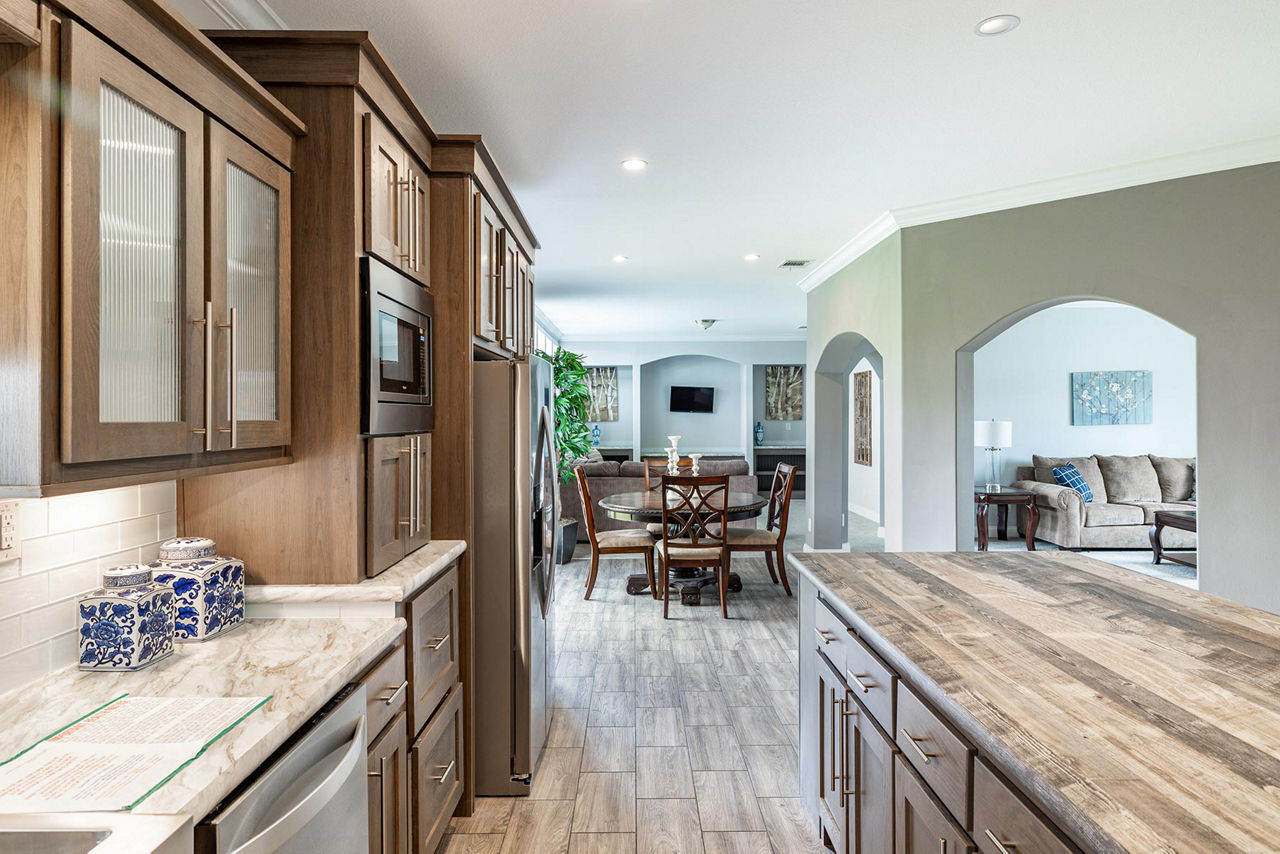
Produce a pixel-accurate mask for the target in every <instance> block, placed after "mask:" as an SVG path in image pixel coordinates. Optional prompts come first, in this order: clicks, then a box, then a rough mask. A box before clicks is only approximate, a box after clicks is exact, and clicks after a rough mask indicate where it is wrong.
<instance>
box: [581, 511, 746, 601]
mask: <svg viewBox="0 0 1280 854" xmlns="http://www.w3.org/2000/svg"><path fill="white" fill-rule="evenodd" d="M666 501H670V505H669V507H674V506H675V505H677V504H682V503H683V502H681V501H680V500H679V499H676V498H671V499H666ZM720 501H723V502H724V505H725V516H726V518H727V519H728V521H729V523H730V524H732V523H734V522H742V521H744V520H747V519H754V518H756V517H757V516H759V515H760V514H761V513H763V512H764V508H765V506H766V505H767V504H768V503H769V502H768V499H767V498H765V497H764V496H762V495H759V494H758V493H755V492H728V493H724V497H723V498H722V499H721V498H718V497H716V496H709V498H708V506H710V507H712V508H714V509H717V510H718V509H719V507H720V505H719V502H720ZM596 503H597V504H598V505H599V506H600V509H601V510H603V511H605V513H607V514H608V515H609V518H610V519H617V520H619V521H621V522H643V523H645V524H650V523H653V522H658V523H661V522H662V510H663V504H664V503H665V502H664V498H663V496H662V494H661V490H659V489H649V490H638V491H635V492H619V493H616V494H614V495H609V496H606V497H604V498H601V499H600V500H599V501H597V502H596ZM681 515H688V511H687V510H685V511H684V513H683V514H681ZM715 583H716V576H715V573H714V572H712V571H711V570H706V569H682V568H677V567H672V569H671V584H672V585H673V586H675V587H677V588H679V590H680V604H682V605H699V604H701V603H702V588H703V587H707V586H709V585H714V584H715ZM741 589H742V579H741V578H740V577H739V576H738V573H736V572H730V573H729V591H730V592H733V593H736V592H738V591H740V590H741ZM627 592H628V593H630V594H631V595H632V596H639V595H640V594H642V593H648V592H649V578H648V576H646V575H645V574H644V573H637V574H635V575H629V576H627Z"/></svg>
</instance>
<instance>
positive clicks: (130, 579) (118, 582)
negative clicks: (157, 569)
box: [102, 563, 151, 589]
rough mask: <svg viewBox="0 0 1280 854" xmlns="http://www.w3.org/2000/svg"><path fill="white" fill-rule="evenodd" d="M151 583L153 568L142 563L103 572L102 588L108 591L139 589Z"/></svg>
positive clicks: (115, 567) (112, 568)
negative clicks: (128, 588) (126, 588)
mask: <svg viewBox="0 0 1280 854" xmlns="http://www.w3.org/2000/svg"><path fill="white" fill-rule="evenodd" d="M149 581H151V567H149V566H145V565H143V564H140V563H130V564H125V565H124V566H113V567H111V568H110V569H104V570H103V571H102V586H103V587H105V588H107V589H118V588H121V587H137V586H139V585H142V584H146V583H148V582H149Z"/></svg>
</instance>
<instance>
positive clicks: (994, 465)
mask: <svg viewBox="0 0 1280 854" xmlns="http://www.w3.org/2000/svg"><path fill="white" fill-rule="evenodd" d="M1012 445H1013V422H1012V421H996V420H995V419H992V420H990V421H975V422H973V446H974V447H975V448H986V449H987V459H988V460H989V461H990V463H991V470H990V473H989V475H988V477H987V482H986V484H984V485H983V489H984V490H986V491H987V492H999V491H1000V449H1001V448H1008V447H1011V446H1012Z"/></svg>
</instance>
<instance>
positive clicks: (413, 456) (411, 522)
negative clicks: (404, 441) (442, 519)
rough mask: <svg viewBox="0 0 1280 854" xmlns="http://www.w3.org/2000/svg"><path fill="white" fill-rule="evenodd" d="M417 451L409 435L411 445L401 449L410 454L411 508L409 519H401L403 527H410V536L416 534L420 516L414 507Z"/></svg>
mask: <svg viewBox="0 0 1280 854" xmlns="http://www.w3.org/2000/svg"><path fill="white" fill-rule="evenodd" d="M416 451H417V448H416V446H415V444H414V439H413V437H412V436H410V437H409V447H407V448H401V449H400V453H402V454H408V455H409V502H408V503H409V508H408V509H409V518H408V519H401V520H400V524H401V525H402V526H403V527H406V528H408V529H409V536H411V537H412V536H413V534H414V527H415V526H416V525H417V523H418V518H417V516H416V515H415V514H414V507H415V504H414V492H415V490H416V489H417V478H416V477H414V472H415V471H417V465H416V462H417V456H418V455H417V453H416Z"/></svg>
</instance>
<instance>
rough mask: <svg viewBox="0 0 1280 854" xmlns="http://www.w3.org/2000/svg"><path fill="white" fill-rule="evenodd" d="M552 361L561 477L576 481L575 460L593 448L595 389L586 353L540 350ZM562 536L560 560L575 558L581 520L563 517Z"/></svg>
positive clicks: (561, 523) (561, 519) (563, 349)
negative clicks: (589, 380) (591, 423)
mask: <svg viewBox="0 0 1280 854" xmlns="http://www.w3.org/2000/svg"><path fill="white" fill-rule="evenodd" d="M538 355H539V356H541V357H542V358H544V359H546V360H547V361H548V362H550V363H551V382H552V385H554V386H555V395H556V456H557V457H558V458H559V467H560V468H559V471H560V480H561V481H563V482H564V483H570V482H572V481H573V463H574V461H575V460H579V459H582V458H583V457H585V456H586V455H587V454H588V453H590V451H591V430H590V428H588V427H587V411H588V409H589V408H590V405H591V390H590V389H589V388H588V387H587V367H586V365H584V364H583V363H582V354H580V353H574V352H572V351H570V350H566V349H565V348H563V347H557V348H556V352H555V355H554V356H553V355H548V354H547V353H543V352H541V351H540V352H539V353H538ZM559 526H560V539H559V549H558V553H557V555H556V557H557V562H558V563H568V562H569V561H571V560H573V551H574V548H575V547H576V546H577V544H578V520H576V519H566V518H564V517H563V516H562V517H561V518H560V520H559Z"/></svg>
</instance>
